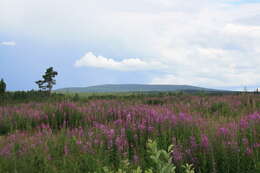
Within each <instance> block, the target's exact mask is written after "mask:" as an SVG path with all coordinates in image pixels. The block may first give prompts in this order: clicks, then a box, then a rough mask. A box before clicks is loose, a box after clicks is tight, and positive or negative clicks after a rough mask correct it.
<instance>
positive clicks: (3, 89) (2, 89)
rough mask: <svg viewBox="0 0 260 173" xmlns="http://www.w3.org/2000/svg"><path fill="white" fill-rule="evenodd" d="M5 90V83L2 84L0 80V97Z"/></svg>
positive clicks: (2, 81) (2, 80)
mask: <svg viewBox="0 0 260 173" xmlns="http://www.w3.org/2000/svg"><path fill="white" fill-rule="evenodd" d="M5 90H6V83H5V82H4V79H1V81H0V95H3V94H4V93H5Z"/></svg>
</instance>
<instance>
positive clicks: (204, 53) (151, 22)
mask: <svg viewBox="0 0 260 173" xmlns="http://www.w3.org/2000/svg"><path fill="white" fill-rule="evenodd" d="M232 1H233V0H220V1H216V0H189V1H183V0H131V1H122V0H110V1H105V0H95V1H91V0H78V1H76V2H75V1H73V0H55V1H52V0H44V1H35V0H24V1H23V2H21V1H20V0H1V1H0V26H1V28H0V32H1V31H4V32H12V33H16V34H21V35H23V36H26V37H27V38H29V37H33V39H40V40H46V39H47V40H49V41H50V42H53V41H54V40H60V41H64V40H65V41H68V40H69V41H71V42H76V43H77V44H78V43H82V45H91V46H90V47H87V48H86V50H93V49H91V48H92V47H98V50H103V49H106V51H110V52H109V53H110V54H113V55H115V54H120V53H118V52H124V53H125V55H124V57H129V56H128V55H127V53H129V52H131V53H133V54H134V55H136V56H135V57H140V59H136V58H130V59H129V58H128V59H127V58H126V59H122V60H120V61H118V60H115V59H111V58H106V57H102V56H95V55H93V54H90V53H89V54H86V55H85V56H83V57H82V58H81V59H79V60H78V61H77V62H76V65H77V66H88V67H89V66H91V67H99V68H109V69H115V70H120V71H123V70H125V71H126V70H141V69H142V70H153V69H156V70H161V74H162V75H158V73H154V74H153V76H154V78H153V79H152V81H151V82H152V83H153V82H155V83H175V82H176V81H177V83H179V84H181V83H186V84H194V85H196V84H200V85H203V86H205V87H206V86H213V87H214V86H216V87H219V86H221V87H224V86H231V85H236V86H240V85H242V86H244V85H260V83H259V79H260V68H258V67H259V66H260V58H259V57H260V49H259V45H260V3H254V4H251V3H240V4H239V5H235V4H232V3H229V2H232ZM227 2H228V3H227ZM39 21H40V22H39ZM95 53H100V52H98V51H96V50H95ZM102 54H104V55H106V53H102ZM115 57H117V56H115ZM149 57H151V58H149ZM153 57H158V58H156V59H155V58H153ZM155 64H157V65H155ZM165 64H167V67H168V68H165V67H164V66H165ZM151 75H152V74H151Z"/></svg>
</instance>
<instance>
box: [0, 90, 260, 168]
mask: <svg viewBox="0 0 260 173" xmlns="http://www.w3.org/2000/svg"><path fill="white" fill-rule="evenodd" d="M0 135H1V137H0V172H9V173H11V172H18V173H20V172H21V173H28V172H35V173H36V172H37V173H38V172H46V173H60V172H62V173H71V172H76V173H77V172H78V173H80V172H82V173H83V172H84V173H87V172H97V173H101V172H118V173H119V172H122V173H123V172H126V173H128V172H129V173H130V172H131V173H132V172H136V173H137V172H140V173H141V172H146V173H148V172H150V173H151V172H154V173H155V172H156V173H157V172H160V173H172V172H177V173H182V172H183V173H188V172H190V173H192V172H193V171H192V169H194V170H195V172H196V173H197V172H198V173H258V172H260V97H259V95H254V94H228V95H223V94H222V95H207V94H196V95H195V94H183V93H177V94H176V93H175V94H162V93H155V94H150V95H149V94H140V93H139V94H132V93H124V94H122V95H120V94H117V95H115V94H112V93H108V94H102V95H95V94H94V95H93V94H86V95H85V94H83V95H75V94H73V95H67V96H66V97H64V99H59V100H58V101H52V102H50V101H48V102H46V101H42V100H41V101H37V102H36V101H34V100H31V101H30V102H28V100H27V101H26V103H23V102H22V101H20V102H19V103H15V104H9V103H6V104H3V105H2V106H0ZM169 146H172V150H171V149H169ZM186 164H189V166H191V165H192V166H191V167H192V168H191V169H188V168H187V167H189V166H186V168H185V166H184V165H186ZM189 170H190V171H189Z"/></svg>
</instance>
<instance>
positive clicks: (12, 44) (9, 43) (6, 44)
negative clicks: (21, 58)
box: [0, 41, 16, 46]
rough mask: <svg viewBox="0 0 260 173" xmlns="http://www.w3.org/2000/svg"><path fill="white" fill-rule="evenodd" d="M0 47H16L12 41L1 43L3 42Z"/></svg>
mask: <svg viewBox="0 0 260 173" xmlns="http://www.w3.org/2000/svg"><path fill="white" fill-rule="evenodd" d="M0 45H3V46H16V42H14V41H3V42H0Z"/></svg>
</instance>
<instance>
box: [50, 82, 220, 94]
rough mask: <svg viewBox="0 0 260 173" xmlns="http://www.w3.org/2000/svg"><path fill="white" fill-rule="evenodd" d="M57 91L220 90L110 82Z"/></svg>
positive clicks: (58, 90) (187, 86)
mask: <svg viewBox="0 0 260 173" xmlns="http://www.w3.org/2000/svg"><path fill="white" fill-rule="evenodd" d="M55 91H56V92H72V93H77V92H97V93H99V92H152V91H156V92H167V91H168V92H170V91H195V92H196V91H208V92H217V91H219V90H215V89H209V88H201V87H196V86H191V85H145V84H117V85H115V84H108V85H97V86H89V87H71V88H61V89H57V90H55Z"/></svg>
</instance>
